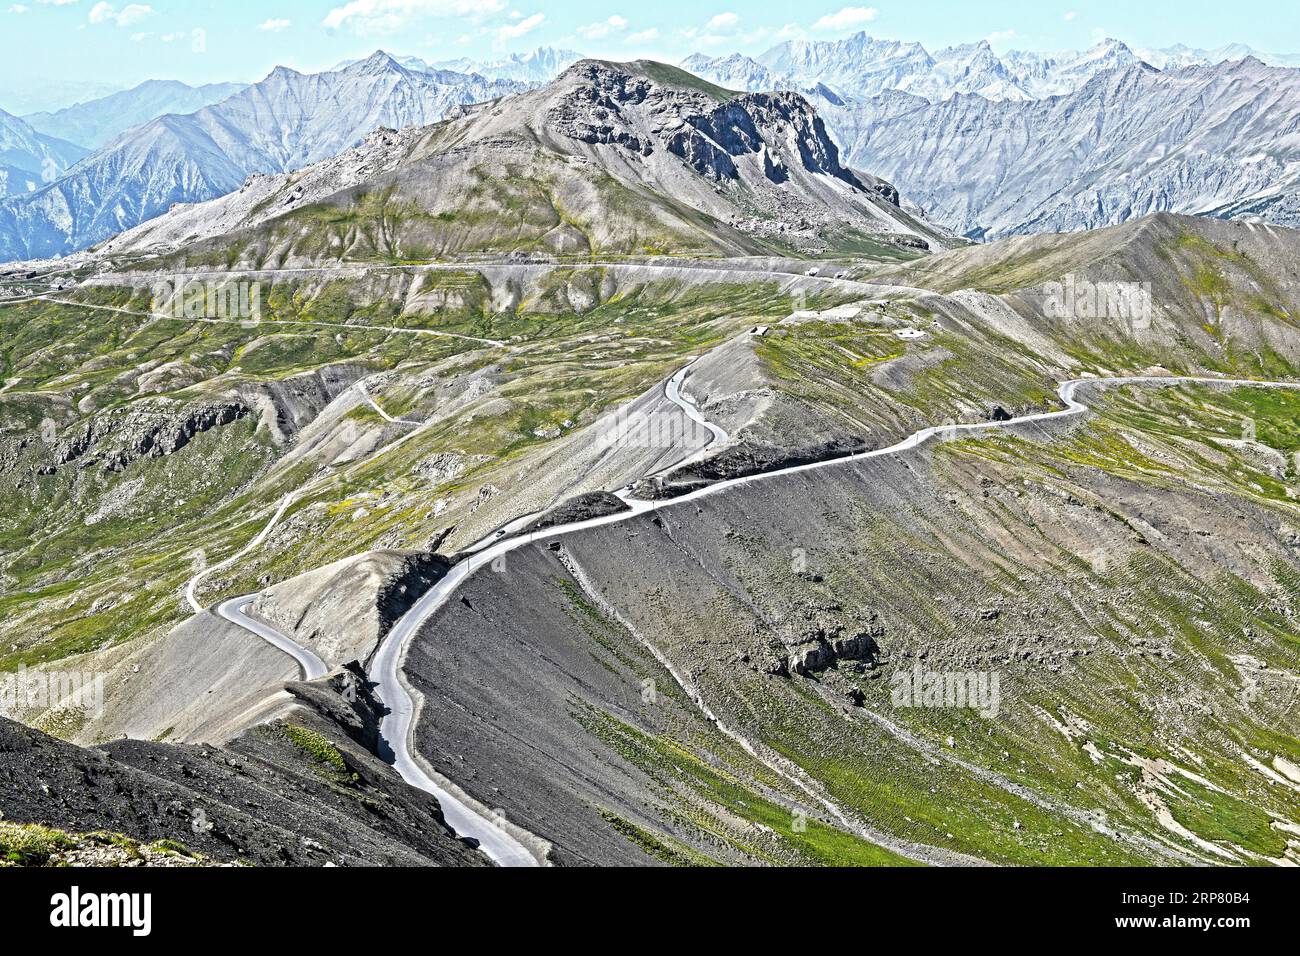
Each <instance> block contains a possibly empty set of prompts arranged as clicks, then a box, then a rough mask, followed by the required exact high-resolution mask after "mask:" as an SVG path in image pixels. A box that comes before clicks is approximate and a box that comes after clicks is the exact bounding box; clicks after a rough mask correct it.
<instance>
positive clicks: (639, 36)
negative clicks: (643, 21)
mask: <svg viewBox="0 0 1300 956" xmlns="http://www.w3.org/2000/svg"><path fill="white" fill-rule="evenodd" d="M658 39H659V28H658V27H651V28H650V29H648V30H641V31H639V32H637V33H632V34H629V35H628V38H627V42H628V43H653V42H654V41H655V40H658Z"/></svg>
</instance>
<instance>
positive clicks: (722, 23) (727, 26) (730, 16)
mask: <svg viewBox="0 0 1300 956" xmlns="http://www.w3.org/2000/svg"><path fill="white" fill-rule="evenodd" d="M739 22H740V17H738V16H736V14H734V13H719V14H718V15H717V16H716V17H713V18H711V19H710V20H709V22H708V23H706V24H704V32H705V33H726V32H727V31H728V30H734V29H735V28H736V24H737V23H739Z"/></svg>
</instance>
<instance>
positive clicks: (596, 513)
mask: <svg viewBox="0 0 1300 956" xmlns="http://www.w3.org/2000/svg"><path fill="white" fill-rule="evenodd" d="M629 510H631V509H630V508H629V507H628V505H627V504H626V503H625V502H624V501H623V500H622V499H621V498H619V497H618V496H617V495H614V494H611V493H610V492H608V491H593V492H591V493H590V494H585V495H578V496H576V497H574V498H570V499H568V500H567V501H564V502H561V503H560V504H558V505H556V506H555V507H554V508H552V509H551V510H550V511H548V512H546V514H544V515H542V516H541V517H540V518H538V519H537V520H536V521H534V522H533V523H532V524H530V525H529V526H528V527H527V528H525V529H524V531H525V532H528V531H544V530H545V529H547V528H556V527H559V526H560V525H566V524H572V523H573V522H575V521H586V520H587V519H588V518H600V517H603V516H604V515H612V514H618V513H619V512H623V511H629Z"/></svg>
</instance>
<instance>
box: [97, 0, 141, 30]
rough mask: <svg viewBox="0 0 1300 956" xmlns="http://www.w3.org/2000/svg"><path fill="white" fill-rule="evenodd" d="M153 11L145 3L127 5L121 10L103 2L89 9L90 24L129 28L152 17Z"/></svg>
mask: <svg viewBox="0 0 1300 956" xmlns="http://www.w3.org/2000/svg"><path fill="white" fill-rule="evenodd" d="M153 13H154V9H153V7H151V6H149V5H148V4H145V3H128V4H127V5H126V6H124V7H123V8H122V9H121V10H118V9H117V8H115V7H114V6H113V5H112V4H111V3H105V2H103V0H101V2H99V3H97V4H95V5H94V6H93V7H91V8H90V22H91V23H115V24H117V25H118V26H119V27H129V26H130V25H131V24H133V23H139V22H140V21H141V20H143V19H144V18H145V17H151V16H153Z"/></svg>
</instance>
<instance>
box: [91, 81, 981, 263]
mask: <svg viewBox="0 0 1300 956" xmlns="http://www.w3.org/2000/svg"><path fill="white" fill-rule="evenodd" d="M217 236H220V237H221V238H220V239H214V237H217ZM955 241H956V240H952V239H951V238H950V237H947V236H945V235H944V234H943V233H941V232H940V231H939V230H936V229H935V228H933V227H932V226H930V225H929V224H927V223H925V222H924V221H923V220H920V219H917V218H915V217H913V216H912V215H910V214H909V213H907V212H906V211H905V210H903V209H902V208H900V206H899V205H898V204H897V191H896V190H895V189H894V188H893V187H892V186H891V185H890V184H889V183H886V182H884V181H882V180H880V179H878V178H876V177H874V176H871V175H869V174H867V173H863V172H859V171H857V170H854V169H850V168H849V167H847V166H845V165H844V164H843V163H841V161H840V158H839V150H838V149H837V147H836V146H835V144H834V143H833V142H832V141H831V139H830V137H829V136H828V135H827V133H826V130H825V127H824V126H823V124H822V122H821V120H820V119H819V117H818V116H817V114H816V112H815V111H814V110H813V108H812V107H811V106H810V105H809V103H808V101H807V100H806V99H804V98H803V97H801V96H799V95H797V94H791V93H775V94H737V93H730V92H728V91H725V90H721V89H718V88H716V87H713V86H711V85H709V84H704V83H702V82H701V81H699V80H698V79H696V78H695V77H693V76H691V75H690V74H688V73H684V72H682V71H680V70H677V69H676V68H674V67H668V66H664V65H662V64H657V63H648V62H647V63H635V64H615V63H606V62H603V61H594V60H586V61H583V62H581V63H579V64H576V65H575V66H573V67H570V68H569V69H568V70H567V71H565V73H564V74H562V75H561V76H560V78H559V79H558V80H556V82H555V83H553V84H551V85H550V86H547V87H545V88H544V89H540V90H534V91H531V92H528V93H523V94H519V95H517V96H512V97H508V98H505V99H502V100H499V101H494V102H492V103H488V104H483V105H479V106H474V107H465V108H462V109H461V110H459V111H458V112H457V113H456V114H454V115H453V116H452V117H451V118H449V119H448V120H446V121H444V122H442V123H439V124H435V125H433V126H430V127H426V128H418V129H417V128H408V129H404V130H398V131H393V130H379V131H377V132H376V133H375V134H374V135H372V136H371V137H370V138H368V139H367V141H366V143H365V144H364V145H363V146H362V147H361V148H360V149H358V150H355V151H352V152H349V153H345V154H343V155H341V156H339V157H336V158H334V159H331V160H327V161H325V162H323V163H319V164H317V165H315V166H311V167H308V168H306V169H304V170H302V171H300V172H297V173H293V174H289V175H286V176H273V177H257V178H255V179H252V180H250V181H249V182H248V183H246V184H245V185H244V187H243V188H241V189H240V190H239V191H237V192H235V193H233V194H231V195H229V196H226V197H224V198H222V199H220V200H217V201H214V202H211V203H207V204H204V205H200V206H193V207H182V208H179V209H176V210H174V211H173V212H171V213H169V214H167V215H165V216H162V217H160V218H158V219H157V220H155V221H153V222H150V223H146V224H144V225H143V226H141V227H139V228H137V229H135V230H132V231H129V232H127V233H125V234H123V235H121V236H118V237H116V238H114V239H113V240H111V241H110V242H108V243H105V244H103V245H102V246H99V247H96V248H95V249H93V250H92V253H91V256H90V258H92V259H110V260H111V259H112V258H113V257H120V256H125V255H136V254H141V253H149V254H156V253H159V252H165V251H169V250H177V249H181V248H184V249H185V253H186V256H187V257H188V259H189V261H190V262H192V263H194V262H202V261H206V262H209V263H212V264H216V263H221V264H223V265H224V266H229V267H233V266H236V265H239V266H242V267H250V266H258V267H261V266H264V265H268V264H277V265H280V266H288V265H305V264H312V263H320V262H324V261H337V260H339V259H363V260H365V259H375V258H380V259H387V260H425V259H430V258H435V257H445V256H448V255H457V254H462V253H467V252H517V251H527V252H542V253H551V254H574V253H577V254H582V255H595V254H601V253H627V252H635V253H643V254H644V253H657V252H672V253H689V252H695V253H700V252H707V253H718V252H727V253H735V252H768V251H789V250H794V251H799V252H818V251H824V250H827V249H832V250H833V249H843V250H855V249H856V250H861V251H863V252H867V253H876V254H882V255H888V256H893V257H895V258H905V257H907V256H910V255H915V254H917V252H918V251H920V250H924V249H927V248H930V247H932V246H933V247H936V248H937V247H943V246H944V245H947V244H950V243H952V242H955Z"/></svg>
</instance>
